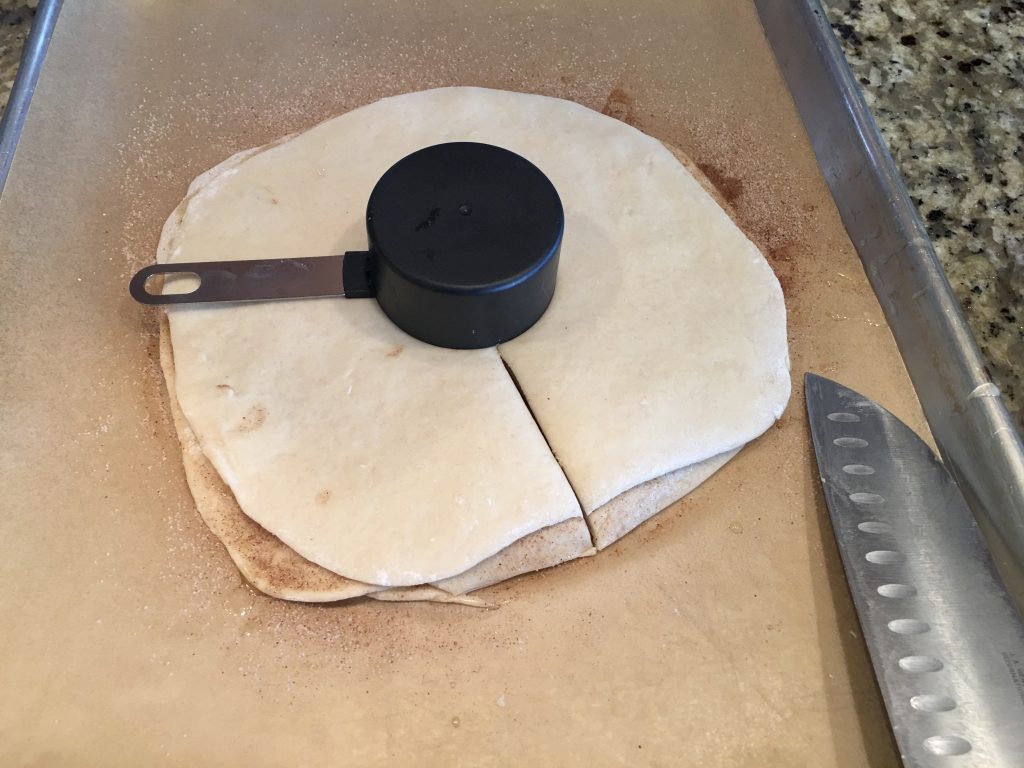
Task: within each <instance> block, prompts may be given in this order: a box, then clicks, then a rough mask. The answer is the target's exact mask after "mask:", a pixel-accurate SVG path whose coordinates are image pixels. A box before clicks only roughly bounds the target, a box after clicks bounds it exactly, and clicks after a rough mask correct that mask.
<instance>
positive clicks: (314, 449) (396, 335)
mask: <svg viewBox="0 0 1024 768" xmlns="http://www.w3.org/2000/svg"><path fill="white" fill-rule="evenodd" d="M449 141H477V142H485V143H489V144H496V145H498V146H502V147H505V148H507V149H510V150H512V151H513V152H516V153H518V154H520V155H522V156H523V157H525V158H527V159H528V160H530V161H531V162H532V163H534V164H535V165H536V166H537V167H538V168H540V169H541V170H542V171H543V172H544V173H545V174H546V175H547V176H548V178H549V179H551V181H552V182H553V183H554V185H555V187H556V189H557V190H558V192H559V194H560V196H561V198H562V202H563V205H564V208H565V235H564V241H563V245H562V250H561V260H560V266H559V272H558V286H557V289H556V292H555V297H554V300H553V301H552V304H551V306H550V308H549V309H548V311H547V313H546V314H545V315H544V316H543V317H542V318H541V320H540V321H539V322H538V323H537V324H536V325H535V326H534V327H533V328H531V329H530V330H529V331H527V332H526V333H524V334H523V335H521V336H519V337H518V338H516V339H513V340H512V341H510V342H508V343H506V344H503V345H501V346H500V347H498V348H496V349H493V348H492V349H483V350H472V351H463V350H450V349H442V348H439V347H433V346H430V345H428V344H425V343H423V342H420V341H417V340H415V339H413V338H411V337H409V336H408V335H406V334H405V333H403V332H402V331H400V330H399V329H398V328H396V327H395V326H394V325H393V324H392V323H391V322H390V321H389V320H388V319H387V318H386V317H385V316H384V314H383V313H382V311H381V310H380V308H379V307H378V306H377V304H376V302H374V301H372V300H351V301H346V300H343V299H318V300H304V301H286V302H265V303H252V304H236V305H219V306H217V305H208V306H199V305H197V306H180V307H174V308H172V309H171V310H170V311H169V312H168V322H167V323H166V324H165V326H164V328H163V332H162V334H161V349H162V362H163V366H164V371H165V374H166V376H167V380H168V390H169V392H170V395H171V401H172V408H173V411H174V416H175V424H176V427H177V430H178V434H179V437H180V439H181V443H182V447H183V451H184V457H185V468H186V472H187V476H188V482H189V486H190V488H191V490H192V492H193V495H194V496H195V499H196V503H197V506H198V507H199V511H200V513H201V514H202V516H203V518H204V519H205V520H206V522H207V524H208V525H209V526H210V527H211V529H212V530H213V531H214V533H216V535H217V536H218V537H219V538H220V539H221V540H222V541H223V542H224V544H225V546H226V547H227V550H228V552H229V553H230V554H231V557H232V558H233V560H234V561H235V563H236V564H237V565H238V567H239V568H240V570H241V571H242V572H243V574H244V575H245V577H246V578H247V579H248V580H249V581H250V582H252V583H253V584H254V585H255V586H256V587H258V588H259V589H261V590H262V591H264V592H266V593H268V594H271V595H275V596H278V597H282V598H286V599H292V600H302V601H313V602H324V601H334V600H341V599H345V598H350V597H355V596H359V595H370V596H371V597H375V598H378V599H385V600H407V599H427V600H443V601H458V602H470V603H472V602H476V599H475V598H473V597H471V596H468V594H467V593H470V592H472V591H473V590H475V589H479V588H480V587H484V586H487V585H489V584H493V583H496V582H498V581H501V580H503V579H507V578H510V577H512V576H515V575H517V574H520V573H523V572H526V571H532V570H537V569H540V568H545V567H549V566H552V565H556V564H558V563H561V562H564V561H566V560H569V559H572V558H576V557H580V556H582V555H587V554H592V553H593V552H594V551H595V550H600V549H602V548H604V547H606V546H608V545H609V544H611V543H612V542H614V541H615V540H616V539H618V538H619V537H621V536H623V535H624V534H626V533H627V532H629V531H630V530H632V529H633V528H634V527H635V526H636V525H638V524H639V523H641V522H642V521H644V520H645V519H647V518H649V517H651V516H652V515H654V514H656V513H657V512H658V511H660V510H661V509H663V508H664V507H666V506H667V505H669V504H671V503H672V502H674V501H676V500H677V499H679V498H681V497H682V496H684V495H685V494H686V493H688V492H689V491H690V490H692V489H693V488H694V487H696V486H697V485H699V484H700V483H701V482H703V481H704V480H706V479H707V478H708V477H710V476H711V474H713V473H714V472H715V471H716V470H717V469H718V468H719V467H721V466H722V465H723V464H724V463H725V462H727V461H728V460H729V459H730V458H732V456H733V455H735V453H736V452H737V451H738V450H739V449H740V448H741V447H742V446H743V445H744V444H745V443H747V442H749V441H750V440H752V439H754V438H755V437H757V436H758V435H760V434H761V433H762V432H764V430H766V429H767V428H768V427H769V426H770V425H771V424H772V423H773V422H774V421H775V420H776V419H777V418H778V417H779V415H780V414H781V412H782V409H783V407H784V406H785V403H786V401H787V399H788V397H789V392H790V381H789V370H788V355H787V348H786V322H785V308H784V305H783V299H782V292H781V289H780V287H779V283H778V281H777V280H776V278H775V276H774V274H773V273H772V270H771V268H770V267H769V265H768V264H767V262H766V261H765V259H764V257H763V256H762V255H761V253H760V252H759V251H758V250H757V248H756V247H755V246H754V245H753V244H752V243H751V242H750V241H749V240H748V239H747V238H746V236H744V234H743V233H742V232H741V231H740V230H739V229H738V228H737V227H736V225H735V224H734V223H733V222H732V220H731V219H730V218H729V216H728V215H727V214H726V213H725V211H723V210H722V209H721V208H720V207H719V206H718V204H717V203H716V202H715V201H714V199H713V198H712V197H711V196H710V195H709V194H708V193H707V192H706V191H705V190H704V189H703V188H702V187H701V185H700V184H699V183H698V182H697V181H696V180H695V179H694V177H693V176H692V175H691V174H690V173H689V172H688V171H687V170H686V168H685V167H684V166H683V165H682V164H680V162H679V161H678V160H677V159H676V158H675V157H674V156H673V154H672V153H671V152H670V151H669V150H667V149H666V148H665V147H664V146H663V145H662V144H661V143H659V142H658V141H656V140H655V139H652V138H650V137H648V136H646V135H645V134H643V133H641V132H640V131H637V130H636V129H634V128H632V127H630V126H628V125H625V124H623V123H621V122H618V121H616V120H614V119H612V118H609V117H605V116H604V115H601V114H598V113H596V112H593V111H591V110H589V109H586V108H584V107H582V106H579V105H577V104H574V103H572V102H568V101H563V100H560V99H552V98H548V97H543V96H535V95H526V94H518V93H509V92H504V91H494V90H487V89H481V88H441V89H436V90H430V91H422V92H417V93H410V94H406V95H403V96H398V97H394V98H389V99H384V100H382V101H379V102H376V103H374V104H371V105H369V106H367V107H363V108H361V109H357V110H355V111H353V112H350V113H347V114H344V115H342V116H340V117H337V118H334V119H332V120H329V121H327V122H325V123H322V124H320V125H318V126H316V127H315V128H312V129H310V130H309V131H306V132H305V133H302V134H299V135H295V136H291V137H286V138H285V139H282V140H281V141H278V142H276V143H274V144H271V145H269V146H266V147H262V148H259V149H255V150H249V151H246V152H243V153H240V154H238V155H235V156H234V157H232V158H230V159H229V160H227V161H225V162H224V163H222V164H221V165H219V166H217V167H216V168H213V169H212V170H210V171H208V172H207V173H205V174H203V175H202V176H200V177H199V178H197V179H196V180H195V181H194V182H193V184H192V186H191V187H190V189H189V193H188V196H187V197H186V198H185V200H184V201H183V202H182V203H181V205H180V206H179V207H178V208H177V210H175V212H174V213H173V214H172V216H171V217H170V219H169V220H168V222H167V224H166V225H165V227H164V231H163V235H162V237H161V240H160V246H159V251H158V256H157V258H158V260H159V261H161V262H189V261H216V260H227V259H254V258H277V257H301V256H319V255H326V254H335V253H342V252H344V251H346V250H356V249H358V248H360V247H365V243H366V232H365V222H364V213H365V208H366V201H367V198H368V197H369V194H370V191H371V189H372V188H373V186H374V184H375V183H376V182H377V180H378V179H379V178H380V176H381V175H382V174H383V173H384V172H385V171H386V170H387V169H388V168H389V167H390V166H391V165H392V164H393V163H394V162H396V161H397V160H399V159H400V158H402V157H404V156H405V155H408V154H410V153H412V152H414V151H415V150H417V149H421V148H423V147H426V146H429V145H432V144H439V143H442V142H449Z"/></svg>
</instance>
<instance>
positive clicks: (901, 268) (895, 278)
mask: <svg viewBox="0 0 1024 768" xmlns="http://www.w3.org/2000/svg"><path fill="white" fill-rule="evenodd" d="M61 2H62V0H41V2H40V4H39V7H38V10H37V14H36V19H35V22H34V23H33V25H32V30H31V33H30V34H29V37H28V40H27V41H26V45H25V51H24V54H23V56H22V61H21V66H20V68H19V70H18V75H17V78H16V80H15V82H14V87H13V89H12V91H11V97H10V101H9V104H8V108H7V110H6V111H5V113H4V116H3V121H2V123H0V194H2V191H3V187H4V184H5V182H6V180H7V174H8V171H9V170H10V166H11V161H12V160H13V156H14V152H15V149H16V147H17V143H18V138H19V136H20V133H21V128H22V125H23V124H24V119H25V114H26V113H27V111H28V107H29V103H30V101H31V98H32V93H33V91H34V89H35V84H36V81H37V80H38V77H39V71H40V69H41V67H42V64H43V60H44V58H45V55H46V49H47V46H48V44H49V41H50V36H51V35H52V32H53V29H54V26H55V25H56V22H57V17H58V14H59V12H60V7H61ZM754 2H755V6H756V7H757V11H758V14H759V16H760V19H761V23H762V26H763V27H764V30H765V34H766V36H767V39H768V42H769V44H770V45H771V48H772V51H773V52H774V53H775V57H776V61H777V63H778V66H779V69H780V70H781V72H782V74H783V77H784V78H785V81H786V84H787V86H788V88H789V90H790V94H791V95H792V97H793V100H794V103H795V105H796V108H797V111H798V113H799V114H800V118H801V120H802V122H803V124H804V129H805V130H806V132H807V135H808V138H809V139H810V142H811V146H812V147H813V149H814V153H815V157H816V158H817V161H818V166H819V167H820V169H821V172H822V175H823V176H824V178H825V181H826V183H827V184H828V187H829V190H830V191H831V193H832V197H833V199H834V200H835V203H836V207H837V208H838V209H839V212H840V214H841V216H842V220H843V224H844V226H845V227H846V229H847V232H848V233H849V235H850V238H851V240H852V241H853V243H854V245H855V247H856V248H857V252H858V254H859V256H860V259H861V261H862V262H863V264H864V268H865V271H866V272H867V275H868V279H869V281H870V282H871V286H872V288H873V289H874V292H875V294H876V296H877V297H878V300H879V302H880V304H881V306H882V309H883V311H884V312H885V316H886V319H887V321H888V323H889V326H890V328H891V329H892V333H893V336H894V337H895V339H896V343H897V345H898V347H899V349H900V353H901V355H902V356H903V360H904V363H905V364H906V367H907V371H908V372H909V374H910V378H911V380H912V382H913V384H914V388H915V390H916V392H917V396H918V398H919V400H920V402H921V406H922V408H923V410H924V413H925V416H926V417H927V419H928V423H929V426H930V427H931V430H932V433H933V434H934V436H935V439H936V442H937V443H938V445H939V449H940V451H941V453H942V456H943V459H944V461H945V462H946V464H947V466H949V468H950V469H951V471H952V472H953V474H954V476H955V477H956V479H957V481H958V482H959V484H960V486H961V488H962V489H963V491H964V493H965V495H966V496H967V498H968V501H969V503H970V505H971V507H972V509H973V511H974V512H975V514H978V513H980V514H981V516H982V517H984V518H986V519H987V520H988V521H989V522H991V523H992V524H993V525H994V527H995V528H996V530H997V531H998V533H999V535H1000V537H1001V538H1002V540H1003V542H1005V544H1006V545H1007V546H1008V548H1009V550H1010V552H1011V554H1012V556H1013V557H1014V559H1015V561H1016V563H1017V564H1018V566H1021V567H1024V444H1022V441H1021V437H1020V435H1019V434H1018V433H1017V431H1016V428H1015V426H1014V424H1013V421H1012V419H1011V418H1010V415H1009V413H1008V411H1007V409H1006V406H1005V404H1004V403H1003V401H1002V397H1001V396H1000V393H999V390H998V388H997V387H996V386H995V385H994V384H993V383H992V381H991V379H990V377H989V375H988V372H987V371H986V369H985V364H984V361H983V359H982V357H981V353H980V352H979V350H978V347H977V344H976V343H975V341H974V339H973V337H972V336H971V333H970V330H969V329H968V327H967V324H966V321H965V320H964V318H963V315H962V314H961V312H960V308H959V305H958V304H957V302H956V299H955V297H954V295H953V291H952V289H951V287H950V285H949V282H948V280H947V279H946V276H945V273H944V272H943V270H942V267H941V265H940V264H939V261H938V257H937V255H936V253H935V249H934V247H933V246H932V243H931V241H930V240H929V239H928V236H927V233H926V231H925V229H924V225H923V224H922V222H921V220H920V217H919V216H918V215H917V211H916V209H915V208H914V206H913V204H912V203H911V201H910V198H909V196H908V194H907V190H906V187H905V185H904V183H903V180H902V179H901V178H900V175H899V172H898V171H897V170H896V166H895V163H894V162H893V159H892V157H891V155H890V154H889V151H888V148H887V147H886V144H885V141H884V139H883V138H882V136H881V133H880V132H879V130H878V126H877V125H876V124H875V122H874V118H873V117H872V115H871V112H870V110H869V109H868V107H867V104H866V103H865V101H864V97H863V95H862V94H861V92H860V89H859V87H858V85H857V84H856V82H854V79H853V76H852V74H851V73H850V70H849V67H848V66H847V65H846V60H845V58H844V57H843V53H842V51H841V50H840V48H839V44H838V42H837V41H836V39H835V37H834V35H833V33H832V29H831V27H830V25H829V23H828V19H827V16H826V15H825V11H824V9H823V8H822V6H821V3H820V1H819V0H800V1H799V2H792V0H754Z"/></svg>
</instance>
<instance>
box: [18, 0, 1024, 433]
mask: <svg viewBox="0 0 1024 768" xmlns="http://www.w3.org/2000/svg"><path fill="white" fill-rule="evenodd" d="M37 4H38V0H0V109H2V108H3V107H4V106H6V104H7V98H8V95H9V94H10V88H11V85H12V83H13V81H14V75H15V73H16V71H17V67H18V61H19V58H20V56H21V47H22V45H23V43H24V40H25V36H26V34H27V33H28V29H29V26H30V25H31V21H32V18H33V16H34V14H35V8H36V6H37ZM825 4H826V7H827V9H828V12H829V16H830V19H831V21H832V24H833V27H834V28H835V30H836V32H837V33H838V36H839V38H840V40H841V42H842V45H843V49H844V51H845V52H846V56H847V59H848V60H849V62H850V65H851V67H852V68H853V71H854V74H855V75H856V76H857V78H858V79H859V80H860V83H861V85H862V87H863V89H864V93H865V96H866V97H867V100H868V104H869V105H870V106H871V108H872V110H873V111H874V113H875V116H876V118H877V120H878V123H879V126H880V127H881V129H882V133H883V134H884V136H885V137H886V139H887V140H888V142H889V146H890V148H891V149H892V152H893V156H894V157H895V158H896V163H897V165H898V166H899V169H900V172H901V173H902V175H903V178H904V179H905V180H906V182H907V187H908V188H909V190H910V194H911V196H912V197H913V199H914V201H915V202H916V203H917V205H918V207H919V208H920V211H921V215H922V217H923V218H924V220H925V223H926V224H927V226H928V231H929V233H930V234H931V237H932V240H933V241H934V242H935V246H936V249H937V251H938V253H939V258H940V259H941V260H942V263H943V266H944V267H945V268H946V273H947V274H948V275H949V279H950V282H951V283H952V285H953V288H954V290H955V291H956V293H957V296H958V298H959V299H960V303H961V306H962V307H963V309H964V314H965V315H966V316H967V319H968V322H969V323H970V325H971V328H972V329H973V330H974V334H975V337H976V338H977V339H978V343H979V345H980V347H981V349H982V352H983V353H984V354H985V356H986V358H987V359H988V361H989V368H990V371H991V373H992V376H993V379H994V380H995V381H996V383H997V384H998V385H999V387H1000V389H1001V390H1002V391H1003V395H1004V397H1005V399H1006V402H1007V405H1008V406H1009V407H1010V409H1011V411H1013V412H1014V414H1015V416H1016V419H1017V421H1018V423H1020V424H1021V425H1022V427H1024V231H1022V230H1024V217H1022V215H1021V214H1022V211H1024V0H995V1H994V2H985V1H984V0H825Z"/></svg>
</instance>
